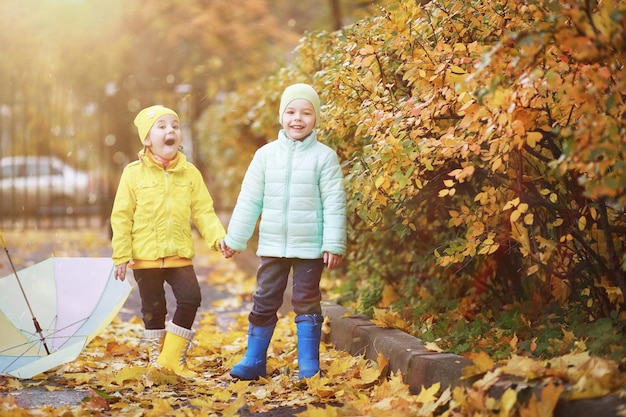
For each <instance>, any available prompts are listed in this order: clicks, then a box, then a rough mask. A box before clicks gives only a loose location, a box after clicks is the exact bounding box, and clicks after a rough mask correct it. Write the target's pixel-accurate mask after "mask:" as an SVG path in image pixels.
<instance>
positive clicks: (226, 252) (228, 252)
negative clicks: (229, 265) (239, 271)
mask: <svg viewBox="0 0 626 417" xmlns="http://www.w3.org/2000/svg"><path fill="white" fill-rule="evenodd" d="M220 249H221V250H222V255H223V256H224V258H226V259H228V258H231V257H232V256H234V255H235V254H236V253H237V251H235V250H233V249H232V248H231V247H230V246H228V245H227V244H226V242H224V239H222V240H220Z"/></svg>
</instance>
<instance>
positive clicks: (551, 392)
mask: <svg viewBox="0 0 626 417" xmlns="http://www.w3.org/2000/svg"><path fill="white" fill-rule="evenodd" d="M562 392H563V387H562V386H561V385H554V384H552V383H549V384H548V385H546V386H545V387H544V388H543V389H542V390H541V400H538V399H537V396H536V395H533V396H532V397H531V399H530V401H529V402H528V405H527V406H526V407H524V406H522V407H520V409H519V413H520V417H552V416H553V415H554V408H555V407H556V403H557V402H558V401H559V397H560V395H561V393H562Z"/></svg>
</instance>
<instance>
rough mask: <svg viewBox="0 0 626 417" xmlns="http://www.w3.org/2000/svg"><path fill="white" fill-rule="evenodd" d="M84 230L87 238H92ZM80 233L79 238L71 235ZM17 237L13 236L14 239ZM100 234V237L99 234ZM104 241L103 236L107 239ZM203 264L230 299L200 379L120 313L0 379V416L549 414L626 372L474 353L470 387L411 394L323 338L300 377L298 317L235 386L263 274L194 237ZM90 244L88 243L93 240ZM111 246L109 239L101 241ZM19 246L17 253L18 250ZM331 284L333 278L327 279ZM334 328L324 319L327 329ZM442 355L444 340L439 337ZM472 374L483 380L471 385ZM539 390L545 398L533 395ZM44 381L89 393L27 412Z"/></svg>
mask: <svg viewBox="0 0 626 417" xmlns="http://www.w3.org/2000/svg"><path fill="white" fill-rule="evenodd" d="M54 233H55V234H57V235H58V236H60V237H63V240H64V242H65V243H64V247H63V248H62V249H61V250H60V251H58V252H57V253H55V254H56V255H59V256H60V255H63V256H78V255H80V254H81V253H84V251H85V250H87V251H90V252H92V251H94V250H95V248H96V247H98V246H99V245H98V244H97V243H96V241H98V240H99V239H100V238H102V237H100V236H99V235H98V234H90V235H89V236H88V240H89V241H90V242H91V244H89V245H84V244H82V242H83V241H84V239H81V237H80V236H81V234H78V233H75V232H69V233H65V232H63V231H57V232H54ZM49 234H50V232H49V231H47V232H28V233H25V234H24V235H25V236H28V238H27V239H25V241H26V242H28V241H30V242H34V241H37V242H46V241H48V238H47V237H46V236H48V235H49ZM83 235H84V236H87V235H85V233H83ZM68 236H71V237H73V238H68ZM9 239H10V241H12V242H13V241H16V240H14V239H13V238H12V237H11V234H9ZM102 239H103V238H102ZM102 242H103V244H106V243H105V240H104V239H103V240H102ZM197 242H198V245H197V248H198V255H197V262H199V263H203V264H206V265H213V269H212V270H211V272H210V273H209V274H208V276H206V277H201V279H202V280H207V281H208V283H209V284H210V285H211V286H213V287H214V288H215V289H216V290H226V289H227V290H229V292H230V293H231V296H229V297H226V298H223V299H221V300H219V301H217V302H215V303H214V305H213V306H212V309H211V310H210V311H204V312H202V313H201V315H200V317H199V320H198V323H197V327H196V330H197V336H196V338H195V342H194V344H193V346H192V349H191V350H190V352H189V355H188V362H189V364H190V366H191V367H192V368H193V369H194V370H196V371H198V372H199V374H200V376H199V377H198V378H197V379H194V380H187V379H181V378H179V377H177V376H176V375H173V374H171V373H168V372H165V371H160V370H158V369H155V368H148V367H146V362H147V351H146V345H145V343H143V342H142V340H141V337H142V334H143V325H142V322H141V320H140V319H139V318H137V317H133V318H132V319H130V320H128V321H122V320H120V319H119V318H117V319H116V320H114V322H113V323H111V325H110V326H108V328H107V329H106V330H105V331H104V332H103V333H102V334H100V335H99V336H98V337H96V338H95V339H94V340H93V341H92V342H91V343H90V344H89V345H88V346H87V348H86V349H85V350H84V352H83V353H82V354H81V356H80V357H79V358H78V359H77V360H76V361H74V362H71V363H68V364H66V365H63V366H61V367H58V368H56V369H53V370H50V371H49V372H46V373H44V374H41V375H39V376H37V377H35V378H34V379H32V380H19V379H15V378H11V377H0V416H2V417H3V416H9V415H10V416H65V417H67V416H94V415H125V416H138V417H139V416H163V415H168V416H190V415H194V416H235V415H238V414H239V413H240V412H241V410H242V409H243V408H245V409H246V410H247V411H246V412H248V413H249V412H263V411H268V410H272V409H276V408H278V407H282V408H297V407H300V408H302V407H305V409H304V411H301V412H299V413H297V415H298V416H299V417H316V416H355V415H363V416H364V415H372V416H374V415H386V416H407V415H414V416H432V415H451V416H452V415H467V416H471V415H499V416H536V415H549V414H541V413H542V412H547V413H550V412H551V410H554V407H555V406H556V404H557V402H558V401H559V399H580V398H595V397H601V396H604V395H607V394H610V393H618V392H620V388H621V387H624V386H626V379H625V377H624V375H623V374H622V373H620V372H619V369H618V364H617V363H616V362H614V361H609V360H604V359H600V358H597V357H591V356H590V355H589V354H588V352H586V351H584V350H580V351H577V352H574V353H570V354H568V355H564V356H562V357H560V358H558V359H557V360H552V361H542V360H535V359H530V358H524V357H518V356H513V357H511V359H510V360H508V361H507V360H503V361H494V360H493V359H492V358H491V357H490V356H489V355H488V354H486V353H484V352H483V353H480V354H474V355H472V356H471V357H470V359H472V360H473V363H474V365H473V366H471V367H469V368H466V369H465V371H464V377H465V378H466V386H465V387H457V388H450V387H442V386H440V385H439V384H435V385H433V386H430V387H423V389H422V390H421V392H420V393H419V394H417V395H416V394H412V393H411V392H410V390H409V387H408V386H407V385H406V384H405V383H404V382H403V377H402V375H400V374H390V373H389V369H388V368H389V367H388V361H387V359H386V358H384V357H382V356H379V357H378V359H377V360H376V361H371V360H365V359H364V358H363V357H360V356H357V357H353V356H350V355H349V354H347V353H346V352H342V351H338V350H335V349H333V347H332V346H330V345H327V344H322V347H321V363H322V370H323V375H322V376H315V377H313V378H310V379H308V380H304V381H300V380H299V379H298V377H297V367H296V366H295V365H294V364H295V363H296V359H297V350H296V332H295V325H294V320H293V313H289V314H286V315H284V316H283V317H281V318H280V320H279V323H278V325H277V328H276V332H275V334H274V337H273V339H272V344H271V345H270V349H269V354H268V371H269V375H268V377H267V378H266V379H261V380H259V381H255V382H250V381H237V380H234V379H232V378H231V377H230V376H229V370H230V369H231V368H232V366H233V365H234V364H235V363H236V362H237V361H238V360H239V359H240V358H241V356H242V355H243V353H244V352H245V348H246V340H247V336H246V329H247V311H245V310H247V306H246V303H248V302H249V300H250V294H251V292H252V290H253V288H254V277H252V276H250V275H248V274H246V273H243V272H242V271H241V269H239V268H238V267H237V265H236V264H235V263H234V262H232V261H231V260H224V259H223V258H221V256H220V255H218V254H216V253H214V252H210V251H208V250H207V249H206V247H204V245H203V244H202V242H201V241H200V239H198V240H197ZM87 246H88V247H89V248H87V249H86V247H87ZM100 247H103V246H100ZM17 249H18V250H17V251H18V252H19V251H20V250H19V248H17ZM326 285H329V284H328V283H326ZM329 324H330V323H328V322H326V323H325V324H324V331H325V332H327V331H328V329H329V327H328V326H329ZM430 347H431V348H432V349H433V350H437V346H436V345H434V344H431V345H430ZM503 377H508V378H509V379H510V378H517V380H516V381H517V382H516V383H515V384H510V386H509V387H508V388H507V389H506V390H505V391H504V393H503V394H501V395H497V394H495V393H492V392H491V389H492V388H493V387H494V386H495V384H496V383H498V381H500V380H502V379H503ZM470 379H471V380H472V381H475V382H473V383H471V384H470V383H469V381H470ZM538 386H541V387H542V388H541V390H540V392H541V395H531V396H530V399H528V398H527V397H529V396H528V391H529V389H531V388H532V387H538ZM33 387H39V388H41V387H43V388H45V389H46V390H49V391H51V392H55V391H60V390H72V391H77V392H81V393H84V399H83V401H82V402H80V403H79V404H75V405H64V406H62V407H56V408H55V407H54V406H52V405H42V406H39V407H37V408H32V409H23V408H21V407H20V401H19V398H20V395H17V394H19V393H20V392H24V391H26V392H27V391H28V389H30V388H33Z"/></svg>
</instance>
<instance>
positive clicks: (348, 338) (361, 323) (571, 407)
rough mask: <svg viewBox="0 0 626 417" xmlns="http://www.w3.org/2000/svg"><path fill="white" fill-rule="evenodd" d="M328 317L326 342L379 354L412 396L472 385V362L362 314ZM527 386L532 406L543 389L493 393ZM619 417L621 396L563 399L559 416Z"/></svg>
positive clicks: (625, 404)
mask: <svg viewBox="0 0 626 417" xmlns="http://www.w3.org/2000/svg"><path fill="white" fill-rule="evenodd" d="M322 311H323V314H324V316H326V317H328V318H329V319H330V324H329V325H330V333H328V334H324V333H323V334H322V340H323V341H324V342H326V343H331V344H333V345H334V346H335V348H336V349H339V350H343V351H345V352H349V353H350V354H351V355H353V356H359V355H363V356H364V357H365V358H366V359H370V360H374V361H375V360H376V359H377V356H378V354H379V353H381V354H383V355H384V356H385V357H386V358H387V359H388V360H389V369H388V373H396V372H398V371H400V372H401V373H402V377H403V381H404V383H405V384H407V385H408V386H409V391H410V392H411V393H412V394H418V393H419V392H420V391H421V389H422V388H423V387H430V386H432V385H433V384H435V383H437V382H439V383H440V384H441V387H442V389H445V388H447V387H456V386H470V385H471V384H472V383H473V380H463V379H462V372H463V368H464V367H465V366H468V365H471V363H472V362H471V361H469V360H468V359H466V358H464V357H462V356H459V355H455V354H450V353H437V352H430V351H427V350H426V347H425V346H424V344H423V343H422V342H421V341H420V340H419V339H418V338H416V337H414V336H411V335H409V334H407V333H405V332H403V331H401V330H399V329H387V328H380V327H378V326H376V325H375V324H374V323H373V322H372V321H371V320H370V319H369V318H367V317H365V316H363V315H354V314H351V313H350V312H349V311H348V310H346V309H345V308H343V307H341V306H340V305H338V304H335V303H331V302H324V303H322ZM520 385H526V386H527V387H528V388H524V389H520V390H519V392H518V396H519V398H520V400H521V401H527V400H528V399H530V398H531V397H532V396H533V395H535V396H536V397H537V398H541V389H542V386H532V387H531V386H530V385H529V384H527V383H525V382H524V381H523V380H521V379H515V378H510V379H508V380H507V381H501V382H499V383H497V384H496V385H495V386H494V387H493V388H492V389H490V390H489V394H490V395H491V396H492V397H494V398H498V397H500V396H501V395H502V394H503V393H504V392H505V391H506V389H508V388H510V387H517V386H520ZM590 415H597V416H602V417H619V416H624V415H626V399H623V398H620V397H619V396H618V395H615V394H614V395H608V396H605V397H600V398H592V399H585V400H571V401H570V400H567V399H564V398H561V399H559V401H558V403H557V405H556V408H555V410H554V414H553V416H554V417H588V416H590Z"/></svg>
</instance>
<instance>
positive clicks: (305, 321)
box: [224, 84, 346, 380]
mask: <svg viewBox="0 0 626 417" xmlns="http://www.w3.org/2000/svg"><path fill="white" fill-rule="evenodd" d="M319 119H320V100H319V97H318V95H317V93H316V92H315V90H314V89H313V88H312V87H311V86H310V85H308V84H293V85H291V86H289V87H287V88H286V89H285V91H284V92H283V94H282V97H281V101H280V108H279V121H280V123H281V125H282V126H283V129H281V130H280V132H279V134H278V139H277V140H275V141H273V142H271V143H268V144H267V145H265V146H263V147H261V148H260V149H258V150H257V152H256V154H255V155H254V158H253V160H252V162H251V163H250V166H249V167H248V170H247V172H246V175H245V177H244V180H243V183H242V186H241V191H240V194H239V197H238V199H237V204H236V206H235V209H234V211H233V214H232V217H231V220H230V223H229V226H228V232H227V235H226V237H225V239H224V242H225V244H226V245H227V248H226V253H227V254H228V255H230V254H233V253H234V252H239V251H243V250H244V249H245V248H246V245H247V242H248V240H249V239H250V237H251V236H252V233H253V232H254V229H255V226H256V223H257V220H258V218H259V216H260V217H261V222H260V225H259V245H258V249H257V255H258V256H259V257H261V263H260V266H259V268H258V271H257V290H256V291H255V292H254V294H253V301H254V303H253V307H252V311H251V312H250V314H249V316H248V320H249V323H250V324H249V329H248V348H247V351H246V354H245V355H244V357H243V358H242V359H241V361H240V362H239V363H237V364H236V365H235V366H234V367H233V369H232V370H231V372H230V374H231V375H232V376H233V377H236V378H239V379H244V380H254V379H257V378H258V377H264V376H266V366H265V365H266V356H267V349H268V346H269V343H270V339H271V337H272V334H273V333H274V328H275V326H276V322H277V321H278V316H277V311H278V309H279V308H280V306H281V304H282V301H283V293H284V291H285V289H286V286H287V279H288V276H289V273H290V272H291V271H293V295H292V304H293V308H294V311H295V313H296V319H295V321H296V328H297V335H298V368H299V377H300V378H309V377H311V376H313V375H315V374H316V373H318V372H319V370H320V366H319V345H320V338H321V327H322V322H323V317H322V308H321V304H320V302H321V299H322V296H321V291H320V278H321V275H322V271H323V269H324V266H326V267H327V268H328V269H333V268H336V267H337V266H338V265H340V264H341V262H342V260H343V255H344V254H345V250H346V196H345V190H344V188H343V184H342V182H343V174H342V171H341V166H340V165H339V161H338V158H337V154H336V152H335V151H334V150H332V149H331V148H329V147H328V146H326V145H324V144H322V143H320V142H318V140H317V134H316V131H315V130H314V129H315V127H316V125H317V123H318V121H319Z"/></svg>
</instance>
